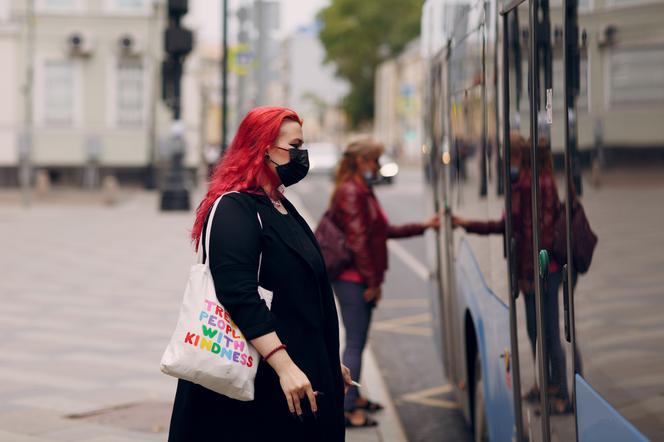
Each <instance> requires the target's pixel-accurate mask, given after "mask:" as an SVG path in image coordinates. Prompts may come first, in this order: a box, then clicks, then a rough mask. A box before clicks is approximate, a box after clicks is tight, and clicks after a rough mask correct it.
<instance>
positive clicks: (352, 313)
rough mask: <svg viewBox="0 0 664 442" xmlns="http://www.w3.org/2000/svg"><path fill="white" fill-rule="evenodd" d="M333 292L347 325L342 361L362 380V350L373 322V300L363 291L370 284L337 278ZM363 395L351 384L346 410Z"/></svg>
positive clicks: (352, 407) (345, 326)
mask: <svg viewBox="0 0 664 442" xmlns="http://www.w3.org/2000/svg"><path fill="white" fill-rule="evenodd" d="M332 286H333V287H334V293H335V295H336V296H337V299H338V300H339V306H340V307H341V319H342V320H343V323H344V328H345V329H346V346H345V347H344V353H343V355H342V361H343V363H344V365H345V366H346V367H348V369H349V370H350V375H351V376H352V378H353V380H355V381H358V382H359V380H360V371H361V370H362V352H363V351H364V346H365V344H366V342H367V337H368V335H369V324H370V323H371V312H372V311H373V306H374V303H373V302H366V301H365V300H364V297H363V294H364V290H366V288H367V286H366V285H364V284H358V283H355V282H348V281H334V282H333V283H332ZM359 395H360V392H359V390H358V389H357V387H350V389H349V390H348V394H346V397H345V398H344V410H345V411H353V410H354V409H355V408H356V405H355V402H356V401H357V398H358V396H359Z"/></svg>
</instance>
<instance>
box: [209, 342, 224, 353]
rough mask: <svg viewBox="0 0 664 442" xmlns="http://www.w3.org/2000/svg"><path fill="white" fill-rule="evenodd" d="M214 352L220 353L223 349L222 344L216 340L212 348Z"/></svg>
mask: <svg viewBox="0 0 664 442" xmlns="http://www.w3.org/2000/svg"><path fill="white" fill-rule="evenodd" d="M210 351H211V352H212V353H214V354H219V352H220V351H221V345H219V344H217V343H216V342H215V343H214V344H212V350H210Z"/></svg>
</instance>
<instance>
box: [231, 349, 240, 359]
mask: <svg viewBox="0 0 664 442" xmlns="http://www.w3.org/2000/svg"><path fill="white" fill-rule="evenodd" d="M239 359H240V353H238V352H236V351H234V352H233V362H240V361H239Z"/></svg>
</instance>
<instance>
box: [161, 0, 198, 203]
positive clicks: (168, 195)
mask: <svg viewBox="0 0 664 442" xmlns="http://www.w3.org/2000/svg"><path fill="white" fill-rule="evenodd" d="M187 11H188V1H187V0H169V1H168V28H167V29H166V32H165V33H164V49H165V50H166V53H167V54H168V57H167V59H166V60H165V61H164V62H163V63H162V67H161V72H162V97H163V99H164V100H165V101H166V104H167V105H168V106H169V107H170V108H171V109H172V111H173V124H172V127H171V151H172V155H171V157H172V160H171V169H170V171H169V172H168V175H167V176H166V180H165V182H164V186H163V189H162V192H161V210H164V211H170V210H185V211H188V210H189V209H190V206H191V205H190V201H189V190H188V189H187V186H186V183H185V170H184V165H183V162H184V154H185V140H184V134H185V126H184V123H183V122H182V119H181V111H182V97H181V88H180V84H181V81H182V70H183V64H184V59H185V57H186V56H187V54H189V53H190V52H191V50H192V48H193V33H192V32H191V31H190V30H189V29H185V28H183V27H182V26H180V21H181V19H182V16H183V15H185V14H186V13H187Z"/></svg>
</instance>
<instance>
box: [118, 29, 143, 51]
mask: <svg viewBox="0 0 664 442" xmlns="http://www.w3.org/2000/svg"><path fill="white" fill-rule="evenodd" d="M118 48H119V49H120V53H121V54H122V55H126V56H136V55H140V53H141V52H142V50H143V49H142V48H141V45H140V43H139V42H138V40H137V39H136V37H134V36H133V35H131V34H123V35H121V36H120V38H118Z"/></svg>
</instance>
